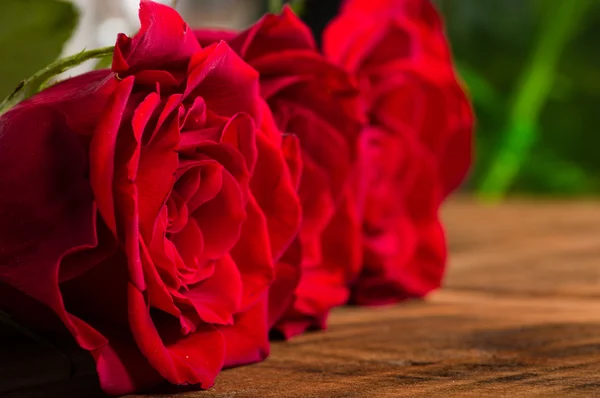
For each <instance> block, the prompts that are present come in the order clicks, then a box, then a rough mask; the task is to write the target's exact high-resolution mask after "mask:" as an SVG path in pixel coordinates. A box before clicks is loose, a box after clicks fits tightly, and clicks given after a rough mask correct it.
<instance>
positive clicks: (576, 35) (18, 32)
mask: <svg viewBox="0 0 600 398" xmlns="http://www.w3.org/2000/svg"><path fill="white" fill-rule="evenodd" d="M119 1H122V2H127V1H129V0H104V1H103V0H97V1H96V0H75V2H76V3H77V4H78V5H79V6H81V4H101V5H102V6H103V7H105V8H106V9H108V8H109V7H108V6H107V5H108V4H116V6H115V7H117V8H118V5H119ZM136 1H137V0H136ZM310 1H315V0H309V4H310ZM318 1H320V2H323V1H329V0H318ZM111 2H112V3H111ZM129 2H131V1H129ZM236 2H237V3H239V4H244V5H248V4H252V5H253V6H252V7H254V8H255V9H256V12H257V14H256V15H258V13H259V12H260V9H261V7H264V6H265V4H266V3H267V1H265V2H262V1H260V0H187V1H186V0H180V3H186V4H180V5H183V8H182V13H184V14H185V12H183V11H185V10H184V9H185V6H188V7H189V6H190V4H192V5H193V4H196V5H197V4H211V7H213V8H210V10H216V9H217V8H219V7H220V8H223V9H225V10H227V9H229V10H231V9H234V8H232V4H234V3H236ZM316 2H317V1H315V3H316ZM434 2H435V3H436V4H437V6H438V8H439V9H440V11H441V12H442V14H443V15H444V17H445V19H446V26H447V31H448V36H449V38H450V41H451V44H452V48H453V52H454V55H455V59H456V62H457V67H458V70H459V72H460V74H461V76H462V78H463V80H464V82H465V84H466V86H467V88H468V90H469V92H470V94H471V96H472V98H473V101H474V106H475V110H476V114H477V119H478V121H477V132H476V141H477V153H476V155H477V156H476V158H477V161H476V164H475V167H474V168H473V171H472V173H471V177H470V179H469V181H467V183H466V184H465V189H466V190H469V191H472V192H475V193H476V194H477V195H479V196H480V197H482V198H486V199H501V198H503V197H505V196H506V195H510V194H520V195H523V194H526V195H551V196H584V195H586V196H591V195H594V196H595V195H598V194H600V155H599V153H598V152H600V131H599V130H600V44H599V43H600V0H434ZM261 3H262V5H261ZM202 7H206V6H202ZM202 7H196V11H195V12H196V14H193V13H191V14H189V15H196V16H197V15H206V12H204V11H202V12H200V13H198V10H199V9H200V8H202ZM206 9H208V8H206ZM235 9H237V8H235ZM263 9H264V8H263ZM244 12H245V13H246V14H248V12H247V11H244ZM77 15H78V11H77V7H76V6H75V5H73V4H71V3H70V2H63V1H59V0H1V1H0V48H1V49H2V62H0V97H4V96H6V95H7V94H8V93H10V92H11V90H13V89H14V87H15V86H16V85H17V84H18V82H19V81H21V80H22V79H24V78H25V77H27V76H29V75H31V74H32V73H34V72H35V71H37V70H39V69H40V68H42V67H44V66H45V65H47V64H48V63H50V62H51V61H52V60H54V59H55V58H56V57H58V56H59V54H60V53H61V49H62V48H63V44H64V42H65V41H66V40H67V39H68V38H69V37H70V36H71V34H72V32H73V31H74V28H75V26H76V22H77ZM211 15H217V16H219V15H220V17H219V18H222V17H223V15H224V16H225V18H226V17H227V15H228V14H227V13H225V14H223V11H221V14H219V13H217V12H216V11H215V13H214V14H211ZM190 18H191V16H190ZM252 18H255V16H252ZM208 21H209V22H210V18H209V19H208ZM196 23H197V22H196ZM231 23H232V24H233V25H236V24H237V25H240V24H244V23H247V21H244V20H236V21H233V22H231ZM82 49H83V48H82Z"/></svg>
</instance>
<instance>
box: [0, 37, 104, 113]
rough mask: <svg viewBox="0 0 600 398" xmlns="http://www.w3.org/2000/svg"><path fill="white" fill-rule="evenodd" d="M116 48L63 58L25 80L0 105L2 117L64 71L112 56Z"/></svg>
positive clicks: (85, 52)
mask: <svg viewBox="0 0 600 398" xmlns="http://www.w3.org/2000/svg"><path fill="white" fill-rule="evenodd" d="M113 51H114V47H112V46H111V47H104V48H97V49H95V50H89V51H82V52H80V53H79V54H75V55H72V56H70V57H66V58H61V59H58V60H56V61H54V62H53V63H51V64H50V65H48V66H46V67H45V68H44V69H41V70H39V71H37V72H36V73H35V74H34V75H33V76H30V77H28V78H27V79H25V80H23V81H22V82H21V83H20V84H19V85H18V86H17V88H16V89H15V90H14V91H13V92H12V93H11V94H10V95H9V96H8V97H6V98H5V99H4V100H3V101H2V102H1V103H0V115H2V114H3V113H5V112H6V111H8V110H9V109H10V108H12V107H13V106H15V105H16V104H18V103H19V102H21V101H23V100H26V99H27V98H29V97H31V96H32V95H34V94H36V93H38V92H39V91H41V90H42V89H44V88H45V87H46V85H47V83H48V81H49V80H50V79H51V78H53V77H54V76H56V75H59V74H61V73H63V72H64V71H66V70H68V69H70V68H72V67H74V66H77V65H79V64H82V63H83V62H85V61H87V60H89V59H95V58H102V57H105V56H107V55H110V54H112V52H113Z"/></svg>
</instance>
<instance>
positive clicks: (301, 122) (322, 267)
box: [195, 7, 365, 337]
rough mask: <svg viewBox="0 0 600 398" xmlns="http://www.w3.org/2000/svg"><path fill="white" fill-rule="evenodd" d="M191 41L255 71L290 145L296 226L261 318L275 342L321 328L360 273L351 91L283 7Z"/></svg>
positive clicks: (356, 116) (358, 120) (356, 122)
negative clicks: (214, 46)
mask: <svg viewBox="0 0 600 398" xmlns="http://www.w3.org/2000/svg"><path fill="white" fill-rule="evenodd" d="M195 33H196V37H197V38H198V40H199V41H200V43H202V44H210V43H214V42H217V41H218V40H226V41H227V42H228V43H229V45H230V46H231V48H232V49H234V50H235V51H236V52H237V53H238V54H239V55H240V56H241V57H242V58H243V59H244V60H245V61H246V62H248V63H249V64H250V65H251V66H252V67H253V68H254V69H256V70H257V71H258V72H259V74H260V90H261V95H262V96H263V98H265V99H266V100H267V102H268V104H269V107H270V108H271V110H272V112H273V115H274V117H275V120H276V123H277V126H278V127H279V129H280V130H281V131H282V132H283V133H284V134H285V135H286V137H288V136H289V135H291V137H290V138H289V145H290V148H292V147H295V146H296V145H297V146H298V149H299V151H300V156H301V159H302V169H301V173H300V174H298V179H299V186H298V194H299V196H300V200H301V202H302V214H303V219H302V226H301V229H300V233H299V235H298V238H297V239H296V241H295V242H294V244H293V245H292V247H291V248H290V250H288V252H287V253H286V254H285V256H284V258H283V260H282V261H280V262H279V263H278V264H277V272H276V280H275V283H274V285H273V287H272V288H271V293H270V319H271V323H272V324H274V327H275V330H277V331H278V332H280V333H281V334H283V336H285V337H291V336H293V335H296V334H299V333H301V332H303V331H304V330H306V329H307V328H324V327H325V326H326V319H327V315H328V313H329V310H330V309H331V308H333V307H335V306H338V305H341V304H343V303H345V302H346V301H347V299H348V296H349V292H348V287H347V286H348V283H349V281H351V280H352V279H353V278H354V277H355V275H356V274H357V270H358V266H359V265H360V248H361V244H360V224H359V221H358V218H357V214H356V207H355V205H354V201H353V197H352V196H351V195H350V191H349V188H350V186H349V176H350V172H351V169H352V167H353V164H354V161H355V152H356V143H357V138H358V134H359V132H360V130H361V128H362V125H363V123H364V121H365V120H364V115H363V113H362V109H361V107H360V104H359V97H358V94H359V92H358V90H357V87H356V83H355V81H354V80H353V79H352V78H351V77H350V76H349V74H348V73H346V72H345V71H344V70H343V69H341V68H339V67H337V66H335V65H334V64H333V63H331V62H329V61H328V60H326V59H325V58H324V57H323V56H322V55H321V54H320V53H319V52H318V50H317V48H316V45H315V42H314V39H313V37H312V34H311V32H310V30H309V29H308V27H307V26H305V25H304V24H303V23H302V21H301V20H300V19H299V18H298V17H297V16H295V15H294V13H293V12H292V11H291V10H290V9H289V8H287V7H286V8H284V10H283V12H282V14H281V15H266V16H265V17H264V18H263V19H261V20H260V21H259V22H258V23H256V24H255V25H254V26H252V27H250V28H249V29H247V30H245V31H243V32H240V33H236V32H224V31H215V30H197V31H195ZM292 137H296V138H297V143H296V142H295V141H294V139H293V138H292ZM287 152H289V153H291V152H292V150H291V149H290V150H288V151H287ZM292 163H293V164H295V163H294V162H292ZM292 169H294V170H298V167H297V166H292ZM294 288H295V290H294Z"/></svg>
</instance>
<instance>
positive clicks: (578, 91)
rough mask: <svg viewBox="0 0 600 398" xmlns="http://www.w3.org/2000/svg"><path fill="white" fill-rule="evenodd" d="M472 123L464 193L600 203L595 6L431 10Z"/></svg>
mask: <svg viewBox="0 0 600 398" xmlns="http://www.w3.org/2000/svg"><path fill="white" fill-rule="evenodd" d="M437 4H438V6H439V9H440V11H442V13H443V15H444V16H445V19H446V27H447V31H448V36H449V38H450V41H451V44H452V48H453V52H454V56H455V59H456V62H457V64H458V69H459V71H460V73H461V75H462V77H463V79H464V81H465V82H466V84H467V86H468V88H469V91H470V93H471V96H472V98H473V101H474V105H475V110H476V113H477V119H478V123H477V162H476V166H475V168H474V170H473V172H472V176H471V178H470V180H469V182H468V183H467V188H469V189H472V190H476V191H477V192H478V193H479V194H481V195H482V196H484V197H487V198H490V197H491V198H497V197H502V196H503V195H505V194H506V193H516V192H518V193H521V194H543V195H553V196H573V195H578V196H581V195H597V194H599V193H600V153H599V149H600V134H599V133H600V2H599V1H597V0H438V1H437Z"/></svg>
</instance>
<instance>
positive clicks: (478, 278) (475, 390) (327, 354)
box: [0, 198, 600, 398]
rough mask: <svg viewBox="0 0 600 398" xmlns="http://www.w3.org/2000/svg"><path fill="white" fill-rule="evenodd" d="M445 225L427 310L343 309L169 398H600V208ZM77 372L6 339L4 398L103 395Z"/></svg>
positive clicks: (541, 210)
mask: <svg viewBox="0 0 600 398" xmlns="http://www.w3.org/2000/svg"><path fill="white" fill-rule="evenodd" d="M444 218H445V219H446V222H447V230H448V236H449V239H450V245H451V252H452V260H451V267H450V269H449V272H448V277H447V282H446V287H445V289H443V290H442V291H440V292H437V293H435V294H433V295H432V296H431V297H429V299H428V300H427V301H425V302H410V303H404V304H401V305H397V306H393V307H388V308H379V309H373V308H370V309H360V308H341V309H338V310H336V311H335V312H334V314H333V315H332V317H331V320H330V329H329V330H328V331H326V332H317V333H310V334H306V335H304V336H300V337H298V338H296V339H294V340H292V341H291V342H288V343H275V344H274V345H273V347H272V354H271V357H270V358H269V359H268V360H267V361H265V362H263V363H261V364H257V365H252V366H247V367H242V368H237V369H232V370H228V371H225V372H223V373H222V374H221V375H220V376H219V378H218V380H217V384H216V386H215V387H214V388H213V389H211V390H209V391H202V392H197V391H194V392H191V391H190V392H179V393H178V394H177V395H176V396H177V397H180V396H181V397H194V398H196V397H200V398H204V397H205V398H213V397H221V398H225V397H236V398H243V397H265V398H268V397H278V398H279V397H283V398H285V397H400V396H410V397H418V396H423V397H429V396H453V395H461V396H462V395H464V396H509V395H510V396H515V397H520V396H528V397H529V396H539V397H548V396H596V395H598V396H600V203H593V202H553V203H550V202H539V201H512V202H509V203H506V204H502V205H499V206H496V207H487V206H483V205H481V204H477V203H475V202H473V201H471V200H469V199H464V198H462V199H457V200H454V201H452V202H451V203H450V204H449V205H448V206H447V207H446V209H445V211H444ZM74 360H75V362H76V365H77V369H78V372H77V373H76V375H75V377H74V378H73V379H72V380H71V381H66V380H67V379H68V376H69V364H68V361H66V360H65V359H64V358H62V357H61V356H60V355H59V354H57V353H55V352H53V351H52V350H51V349H42V348H40V347H39V346H34V345H33V344H32V343H31V342H30V341H27V339H26V338H22V337H20V338H18V339H17V337H15V336H13V339H12V340H11V339H8V338H3V339H2V341H0V382H1V383H0V396H1V397H46V396H56V397H69V396H74V397H79V396H81V397H92V396H96V395H98V394H99V393H98V390H97V382H96V381H95V377H94V373H93V367H91V362H90V360H89V358H88V357H87V356H86V354H85V353H82V352H78V353H77V355H75V357H74ZM9 379H10V380H12V381H10V382H9V383H10V386H12V387H10V388H6V387H5V386H6V385H7V384H5V383H4V381H5V380H9ZM3 386H4V387H3ZM154 396H156V397H169V396H174V394H173V393H162V394H158V395H154Z"/></svg>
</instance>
